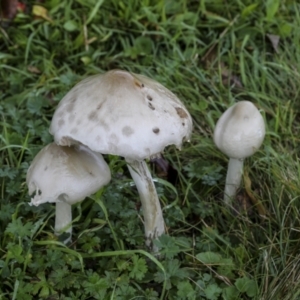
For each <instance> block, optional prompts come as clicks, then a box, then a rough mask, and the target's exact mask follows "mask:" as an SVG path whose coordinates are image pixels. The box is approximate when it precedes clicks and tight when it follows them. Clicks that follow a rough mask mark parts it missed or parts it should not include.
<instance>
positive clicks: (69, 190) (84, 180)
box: [26, 143, 111, 206]
mask: <svg viewBox="0 0 300 300" xmlns="http://www.w3.org/2000/svg"><path fill="white" fill-rule="evenodd" d="M110 179H111V175H110V170H109V168H108V166H107V164H106V162H105V161H104V159H103V157H102V155H101V154H99V153H94V152H92V151H91V150H90V149H88V148H87V147H85V146H82V145H79V146H76V147H61V146H58V145H56V144H55V143H51V144H49V145H48V146H46V147H45V148H43V149H42V150H41V151H40V152H39V153H38V154H37V155H36V157H35V158H34V160H33V162H32V163H31V166H30V167H29V169H28V172H27V176H26V182H27V185H28V190H29V195H31V194H33V193H34V192H36V195H35V196H34V197H33V198H32V199H31V205H36V206H38V205H39V204H41V203H45V202H61V201H64V202H66V203H68V204H70V205H71V204H74V203H76V202H79V201H82V200H83V199H84V198H85V197H87V196H89V195H91V194H93V193H95V192H96V191H97V190H99V189H100V188H101V187H102V186H103V185H105V184H107V183H108V182H109V181H110Z"/></svg>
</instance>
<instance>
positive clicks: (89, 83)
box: [50, 70, 192, 250]
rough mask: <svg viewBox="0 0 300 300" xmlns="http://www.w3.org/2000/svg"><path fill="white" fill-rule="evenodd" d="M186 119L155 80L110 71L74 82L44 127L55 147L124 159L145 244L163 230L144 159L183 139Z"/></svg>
mask: <svg viewBox="0 0 300 300" xmlns="http://www.w3.org/2000/svg"><path fill="white" fill-rule="evenodd" d="M191 131H192V119H191V116H190V114H189V113H188V111H187V109H186V108H185V106H184V105H183V104H182V103H181V101H180V100H179V99H178V98H177V97H176V96H175V95H174V94H173V93H172V92H170V91H169V90H168V89H167V88H165V87H164V86H163V85H161V84H159V83H158V82H156V81H154V80H152V79H150V78H148V77H146V76H143V75H138V74H133V73H128V72H126V71H121V70H112V71H109V72H107V73H104V74H100V75H95V76H91V77H88V78H86V79H85V80H83V81H81V82H79V83H78V84H77V85H76V86H75V87H74V88H73V89H71V90H70V91H69V92H68V93H67V95H66V96H65V97H64V98H63V99H62V100H61V102H60V103H59V105H58V107H57V109H56V111H55V113H54V116H53V119H52V123H51V127H50V132H51V133H52V134H53V135H54V139H55V141H56V143H58V144H59V145H63V146H66V145H71V144H77V143H82V144H84V145H86V146H88V147H89V148H90V149H92V150H93V151H96V152H100V153H103V154H113V155H119V156H123V157H125V160H126V162H127V165H128V168H129V171H130V173H131V175H132V177H133V180H134V182H135V184H136V187H137V189H138V192H139V195H140V199H141V202H142V208H143V214H144V226H145V236H146V245H147V246H149V247H150V248H152V250H154V248H155V247H154V246H153V244H152V240H153V239H156V238H157V237H158V236H160V235H161V234H163V233H164V232H165V229H164V220H163V215H162V210H161V206H160V203H159V199H158V196H157V193H156V189H155V186H154V184H153V181H152V177H151V174H150V172H149V170H148V167H147V164H146V163H145V161H144V159H146V158H152V157H154V156H156V155H159V154H160V153H161V152H162V151H163V150H164V148H165V147H166V146H168V145H172V144H174V145H176V146H177V148H179V149H180V147H181V144H182V142H183V141H184V140H189V137H190V134H191Z"/></svg>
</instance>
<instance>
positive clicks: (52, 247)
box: [0, 0, 300, 300]
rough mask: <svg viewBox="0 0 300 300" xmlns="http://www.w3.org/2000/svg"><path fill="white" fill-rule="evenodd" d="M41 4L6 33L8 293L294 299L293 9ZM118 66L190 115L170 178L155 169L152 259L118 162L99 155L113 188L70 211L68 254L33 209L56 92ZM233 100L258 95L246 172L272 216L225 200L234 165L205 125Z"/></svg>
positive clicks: (1, 295)
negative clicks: (169, 94) (40, 12)
mask: <svg viewBox="0 0 300 300" xmlns="http://www.w3.org/2000/svg"><path fill="white" fill-rule="evenodd" d="M26 4H27V7H28V8H29V11H32V9H31V5H32V4H35V3H34V2H32V1H26ZM36 4H38V3H36ZM38 5H43V6H44V7H45V8H46V9H47V11H48V17H49V18H50V19H49V18H48V19H45V18H41V17H37V16H35V15H36V14H37V13H36V11H35V15H33V14H31V13H29V14H27V13H21V12H19V13H18V15H17V17H16V18H15V19H14V20H13V21H12V22H11V23H9V24H7V23H2V27H1V31H0V77H1V81H0V90H1V94H0V114H1V120H0V122H1V123H0V124H1V126H0V182H1V183H0V199H1V200H0V201H1V202H0V207H1V210H0V276H1V280H0V299H22V300H27V299H209V300H217V299H224V300H234V299H263V300H270V299H280V300H291V299H295V300H296V299H300V295H299V290H300V289H299V288H300V286H299V282H300V281H299V276H300V270H299V265H300V264H299V247H300V239H299V236H300V232H299V231H300V219H299V215H300V214H299V213H300V211H299V197H298V195H299V190H300V188H299V184H298V182H299V177H300V163H299V158H298V157H299V156H298V151H299V128H300V118H299V109H300V105H299V92H300V85H299V84H298V82H300V73H299V66H300V45H299V41H300V30H299V28H300V6H299V4H298V3H297V2H296V1H288V0H285V1H265V4H260V2H256V3H253V2H252V1H247V0H241V1H231V2H230V1H218V0H214V1H185V0H180V1H162V0H156V1H154V0H143V1H135V0H128V1H127V2H125V1H116V0H111V1H95V0H86V1H82V0H77V1H75V0H74V1H58V0H48V1H45V3H43V4H38ZM270 34H272V35H275V36H278V37H279V38H280V42H279V46H278V48H274V46H273V45H272V43H271V40H270V39H271V38H272V36H268V35H270ZM113 68H120V69H125V70H128V71H132V72H136V73H142V74H145V75H147V76H150V77H152V78H154V79H156V80H157V81H159V82H161V83H162V84H164V85H165V86H167V87H168V88H169V89H170V90H172V91H173V92H174V93H176V94H177V95H178V96H179V98H180V99H182V101H183V102H184V103H185V105H186V106H187V108H188V109H189V111H190V113H191V115H192V116H193V121H194V131H193V136H192V139H191V143H189V144H187V143H186V144H185V145H184V147H183V149H182V151H177V150H176V149H175V148H173V147H169V148H168V149H166V151H165V157H166V159H168V161H169V162H170V164H171V165H172V166H173V167H174V168H175V169H176V170H177V171H178V179H177V182H176V184H174V185H173V184H171V183H170V182H168V181H167V180H166V178H158V176H157V175H156V173H155V170H154V169H153V175H154V178H155V181H156V186H157V190H158V193H159V197H160V199H161V202H162V206H163V210H164V217H165V221H166V225H167V229H168V235H167V236H163V237H162V238H161V239H160V240H159V241H158V246H159V247H160V249H161V252H162V253H163V255H162V257H161V258H160V259H159V260H157V259H156V258H155V257H153V256H152V255H151V254H150V253H148V252H147V250H146V249H145V247H144V237H143V224H142V218H141V212H140V210H139V201H138V195H137V192H136V190H135V187H134V186H133V184H132V180H131V178H130V175H129V173H128V171H127V169H126V165H125V163H124V161H123V160H122V159H120V158H119V157H114V156H105V159H106V161H107V162H108V163H109V165H110V168H111V171H112V176H113V180H112V182H111V184H110V185H109V186H107V187H105V188H104V189H103V190H101V191H99V192H98V193H97V194H96V195H94V196H93V197H91V198H88V199H86V200H85V201H83V202H82V203H81V204H78V205H75V206H74V212H73V213H74V223H73V228H74V238H73V244H72V245H70V246H69V247H66V246H64V245H63V244H62V243H61V242H60V241H59V240H57V237H56V236H55V235H54V234H53V226H54V218H53V216H54V207H53V206H52V205H50V204H45V205H42V206H39V207H30V206H29V205H28V202H29V201H30V197H29V196H28V195H27V187H26V184H25V176H26V171H27V169H28V167H29V165H30V162H31V161H32V159H33V158H34V156H35V154H36V153H37V152H38V151H39V150H40V149H41V148H42V147H43V146H45V145H46V144H48V143H50V142H51V141H52V137H51V135H50V134H49V132H48V128H49V124H50V121H51V117H52V115H53V112H54V110H55V108H56V106H57V104H58V102H59V100H60V99H61V98H62V97H63V95H64V94H66V92H67V91H68V90H70V88H71V87H72V86H73V85H74V84H75V83H76V82H78V81H79V80H81V79H83V78H85V77H86V76H88V75H91V74H96V73H100V72H104V71H107V70H110V69H113ZM239 100H249V101H252V102H254V103H255V104H256V105H257V106H258V108H259V109H260V111H261V113H262V115H263V117H264V119H265V122H266V128H267V134H266V138H265V141H264V143H263V146H262V147H261V149H260V151H258V152H257V153H256V154H255V155H254V156H252V157H250V158H248V159H247V160H246V161H245V172H244V186H245V183H246V182H249V180H250V182H251V189H250V190H248V194H249V193H250V194H252V195H254V196H255V198H256V199H258V200H259V201H260V203H262V204H263V206H264V207H265V209H266V211H267V214H266V216H265V217H263V218H262V217H261V216H259V214H258V211H257V208H256V207H252V208H251V210H249V211H248V214H247V213H246V212H240V213H239V214H235V213H232V210H231V209H230V208H227V207H225V206H224V205H223V204H222V193H223V189H224V183H225V176H226V168H227V162H228V158H226V157H225V156H224V155H223V154H222V153H220V152H219V151H218V149H217V148H216V147H215V146H214V144H213V141H212V134H213V129H214V126H215V124H216V122H217V120H218V118H219V117H220V116H221V114H222V113H223V112H224V111H225V110H226V109H227V108H228V107H229V106H231V105H233V104H234V103H235V102H237V101H239ZM247 180H248V181H247Z"/></svg>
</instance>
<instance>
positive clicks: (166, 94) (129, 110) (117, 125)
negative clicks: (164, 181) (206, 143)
mask: <svg viewBox="0 0 300 300" xmlns="http://www.w3.org/2000/svg"><path fill="white" fill-rule="evenodd" d="M191 131H192V119H191V116H190V114H189V113H188V111H187V109H186V108H185V107H184V105H183V104H182V103H181V102H180V100H179V99H178V98H177V97H176V96H175V95H174V94H173V93H171V92H170V91H169V90H168V89H167V88H165V87H164V86H162V85H161V84H159V83H158V82H156V81H154V80H152V79H149V78H148V77H146V76H143V75H137V74H131V73H128V72H126V71H121V70H113V71H109V72H107V73H105V74H101V75H95V76H92V77H88V78H86V79H85V80H83V81H81V82H80V83H78V84H77V85H76V86H75V87H74V88H73V89H71V91H69V93H68V94H67V95H66V96H65V97H64V98H63V99H62V100H61V102H60V104H59V106H58V108H57V110H56V112H55V114H54V116H53V119H52V123H51V127H50V132H51V134H53V135H54V138H55V141H56V142H57V143H58V144H59V145H70V144H76V143H82V144H84V145H86V146H88V147H89V148H90V149H92V150H93V151H97V152H100V153H103V154H114V155H119V156H124V157H126V158H127V159H133V160H143V159H144V158H149V157H150V156H152V155H154V154H157V153H160V152H162V151H163V150H164V148H165V147H166V146H168V145H172V144H175V145H176V146H177V147H178V148H180V147H181V144H182V142H183V140H188V139H189V137H190V134H191Z"/></svg>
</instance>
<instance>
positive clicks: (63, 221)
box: [54, 202, 72, 244]
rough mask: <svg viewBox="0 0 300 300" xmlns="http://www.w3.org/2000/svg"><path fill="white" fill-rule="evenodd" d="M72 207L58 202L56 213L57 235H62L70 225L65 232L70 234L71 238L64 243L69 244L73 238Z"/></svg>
mask: <svg viewBox="0 0 300 300" xmlns="http://www.w3.org/2000/svg"><path fill="white" fill-rule="evenodd" d="M71 223H72V207H71V205H70V204H68V203H66V202H56V212H55V226H54V229H55V234H56V235H60V234H61V233H62V231H63V229H65V228H66V227H67V226H68V225H69V226H68V228H67V229H66V230H65V231H63V232H66V233H70V237H69V238H67V239H66V240H65V241H64V243H65V244H67V243H68V242H70V241H71V238H72V224H71Z"/></svg>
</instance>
